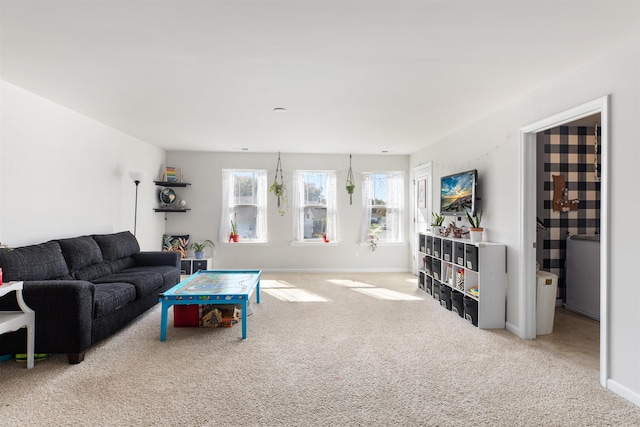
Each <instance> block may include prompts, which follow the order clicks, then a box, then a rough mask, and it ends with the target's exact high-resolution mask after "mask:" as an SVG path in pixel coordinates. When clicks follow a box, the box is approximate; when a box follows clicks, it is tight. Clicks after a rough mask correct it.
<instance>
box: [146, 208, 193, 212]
mask: <svg viewBox="0 0 640 427" xmlns="http://www.w3.org/2000/svg"><path fill="white" fill-rule="evenodd" d="M153 210H154V211H155V212H186V211H190V210H191V209H190V208H185V209H178V208H154V209H153Z"/></svg>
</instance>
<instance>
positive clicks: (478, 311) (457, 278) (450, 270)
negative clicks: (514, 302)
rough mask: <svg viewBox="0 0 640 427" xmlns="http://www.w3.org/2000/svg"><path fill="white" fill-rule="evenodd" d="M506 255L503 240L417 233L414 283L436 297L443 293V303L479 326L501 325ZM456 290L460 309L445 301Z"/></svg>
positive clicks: (502, 323) (488, 327)
mask: <svg viewBox="0 0 640 427" xmlns="http://www.w3.org/2000/svg"><path fill="white" fill-rule="evenodd" d="M506 258H507V257H506V247H505V245H503V244H499V243H492V242H471V241H470V240H469V239H456V238H450V237H442V236H436V235H433V234H430V233H420V234H419V235H418V262H419V266H420V267H419V269H418V270H419V271H418V287H419V288H420V289H422V290H423V291H425V292H426V293H427V294H429V295H432V296H433V297H434V299H436V300H439V301H441V295H444V296H445V299H447V301H446V302H445V303H443V304H442V306H443V307H446V308H448V309H450V307H452V305H453V309H454V310H455V311H459V310H463V311H464V313H459V314H461V315H462V317H465V318H466V319H467V320H468V321H469V322H470V323H473V324H474V325H476V326H478V327H479V328H481V329H504V327H505V302H506V283H507V273H506ZM443 287H446V288H443ZM474 290H477V293H476V292H474ZM460 294H462V295H463V296H464V309H463V308H461V305H460V304H452V303H449V302H448V298H451V299H453V297H454V296H455V297H456V300H459V299H460ZM441 303H442V301H441Z"/></svg>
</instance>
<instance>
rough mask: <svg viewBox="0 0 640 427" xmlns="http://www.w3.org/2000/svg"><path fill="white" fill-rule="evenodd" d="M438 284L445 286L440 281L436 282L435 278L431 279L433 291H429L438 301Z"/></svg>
mask: <svg viewBox="0 0 640 427" xmlns="http://www.w3.org/2000/svg"><path fill="white" fill-rule="evenodd" d="M440 286H445V285H441V284H440V282H438V281H437V280H434V281H433V291H432V293H431V296H433V299H435V300H438V301H440Z"/></svg>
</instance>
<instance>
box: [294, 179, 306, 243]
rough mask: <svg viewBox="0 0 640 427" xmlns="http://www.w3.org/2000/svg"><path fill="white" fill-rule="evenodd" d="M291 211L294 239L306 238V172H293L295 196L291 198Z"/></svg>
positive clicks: (295, 240) (297, 240) (301, 239)
mask: <svg viewBox="0 0 640 427" xmlns="http://www.w3.org/2000/svg"><path fill="white" fill-rule="evenodd" d="M291 199H292V200H291V212H292V214H293V221H292V226H293V234H292V236H293V241H294V242H301V241H303V240H304V172H303V171H294V172H293V197H292V198H291Z"/></svg>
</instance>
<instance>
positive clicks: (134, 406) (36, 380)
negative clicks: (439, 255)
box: [0, 274, 640, 426]
mask: <svg viewBox="0 0 640 427" xmlns="http://www.w3.org/2000/svg"><path fill="white" fill-rule="evenodd" d="M333 279H338V280H343V281H342V282H330V281H329V280H333ZM276 280H278V281H276ZM386 290H392V291H395V292H386ZM276 294H277V295H278V297H279V298H276V297H274V295H276ZM380 294H382V295H384V297H385V298H386V299H382V298H380V297H379V295H380ZM261 296H262V303H261V304H259V305H258V304H255V303H254V304H253V314H252V315H251V316H250V317H249V321H248V337H247V339H246V340H244V341H243V340H241V339H240V332H241V331H240V325H236V326H234V327H232V328H230V329H204V328H174V327H173V326H172V323H170V328H169V331H168V335H167V341H165V342H160V341H159V339H158V335H159V323H160V310H159V306H156V307H155V308H153V309H152V310H150V311H148V312H147V313H146V314H145V315H144V316H142V317H140V318H139V319H138V320H137V321H135V322H134V323H132V324H131V325H129V326H128V327H127V328H125V329H124V330H122V331H121V332H120V333H118V334H117V335H115V336H114V337H112V338H110V339H108V340H105V341H104V342H102V343H100V344H99V345H97V346H96V347H94V348H92V349H91V350H90V351H89V352H88V353H87V356H86V359H85V361H84V362H83V363H81V364H79V365H75V366H72V365H68V364H67V363H66V357H64V356H62V355H54V356H52V357H51V358H49V359H47V360H44V361H40V362H37V363H36V366H35V368H34V369H32V370H27V369H26V368H25V365H24V364H20V363H17V362H15V361H7V362H3V363H1V364H0V402H1V403H0V424H2V425H6V426H25V425H54V426H143V425H144V426H148V425H153V426H391V425H394V426H423V425H424V426H460V425H464V426H609V425H610V426H631V425H640V408H638V407H636V406H634V405H632V404H631V403H628V402H627V401H625V400H624V399H622V398H620V397H618V396H616V395H615V394H613V393H611V392H610V391H608V390H606V389H604V388H602V387H601V386H600V385H599V383H598V378H597V374H594V372H593V371H592V370H589V369H587V368H584V367H581V366H579V365H577V364H575V363H572V362H571V361H569V360H566V359H562V358H559V357H557V356H554V355H553V354H551V353H549V352H548V351H547V350H545V349H544V348H543V347H542V346H540V345H539V344H536V342H535V341H526V340H521V339H519V338H517V337H515V336H514V335H512V334H510V333H508V332H506V331H504V330H479V329H477V328H474V327H472V326H471V325H470V324H468V323H467V322H466V321H464V320H462V319H461V318H459V317H458V316H457V315H456V314H454V313H452V312H450V311H447V310H445V309H443V308H441V307H440V306H439V305H438V304H437V303H436V301H435V300H433V299H431V298H430V297H428V296H427V295H425V294H424V293H422V292H421V291H419V290H417V285H416V278H415V277H414V276H412V275H409V274H265V275H263V290H262V294H261ZM403 296H404V297H405V298H407V299H403V298H399V299H389V298H397V297H403ZM287 298H288V299H294V300H296V301H286V300H284V299H287ZM301 300H307V301H301ZM170 317H171V319H172V318H173V316H172V315H171V313H170Z"/></svg>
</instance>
